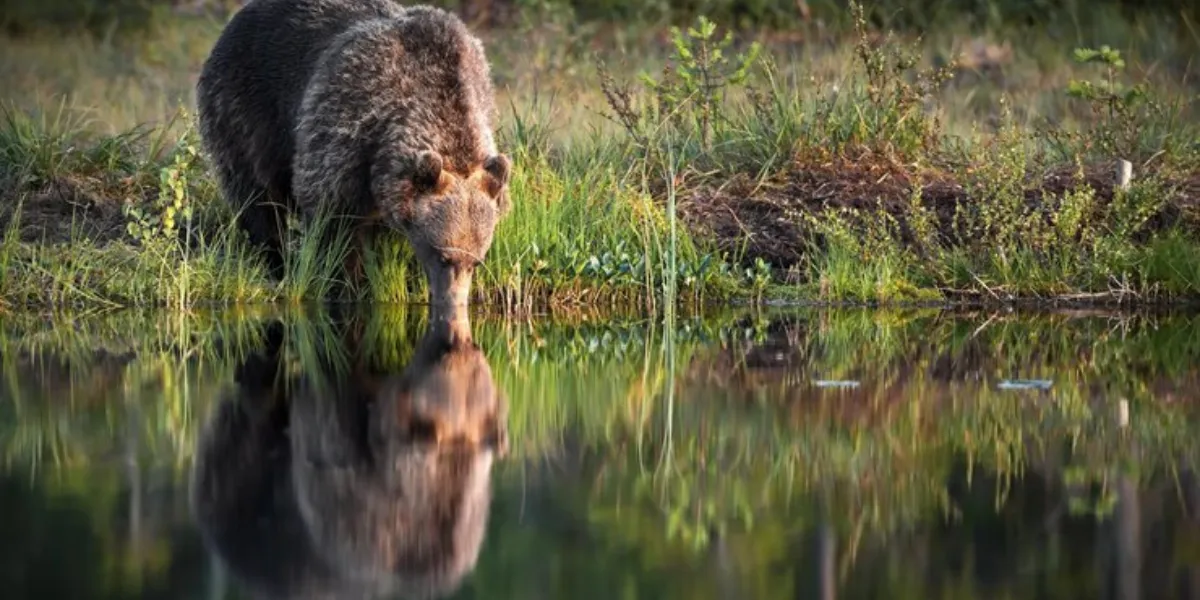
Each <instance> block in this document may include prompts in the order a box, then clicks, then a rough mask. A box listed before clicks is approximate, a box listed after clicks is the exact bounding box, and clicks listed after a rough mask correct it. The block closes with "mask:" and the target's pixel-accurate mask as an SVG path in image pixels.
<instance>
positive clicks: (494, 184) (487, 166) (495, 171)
mask: <svg viewBox="0 0 1200 600" xmlns="http://www.w3.org/2000/svg"><path fill="white" fill-rule="evenodd" d="M483 170H484V171H485V172H487V174H488V175H490V177H489V178H488V182H487V192H488V195H490V196H491V197H493V198H495V197H496V196H498V195H500V192H501V191H502V190H503V189H504V186H505V185H507V184H508V176H509V174H510V173H511V172H512V161H511V160H509V158H508V156H506V155H504V154H496V155H493V156H489V157H488V159H487V160H485V161H483Z"/></svg>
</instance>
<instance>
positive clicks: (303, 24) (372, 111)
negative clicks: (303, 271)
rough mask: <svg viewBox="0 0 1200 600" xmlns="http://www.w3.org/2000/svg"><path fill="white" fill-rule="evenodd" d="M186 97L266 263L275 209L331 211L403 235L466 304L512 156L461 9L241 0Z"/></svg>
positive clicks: (357, 0)
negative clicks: (498, 136)
mask: <svg viewBox="0 0 1200 600" xmlns="http://www.w3.org/2000/svg"><path fill="white" fill-rule="evenodd" d="M197 104H198V109H199V117H200V130H201V135H202V137H203V140H204V145H205V148H206V150H207V152H208V153H209V154H210V155H211V157H212V160H213V163H214V165H215V168H216V172H217V177H218V179H219V181H220V183H221V187H222V190H223V192H224V195H225V196H226V198H227V199H229V200H230V201H231V202H234V203H235V205H236V206H237V207H238V208H243V207H244V212H243V214H242V220H241V223H242V226H243V227H244V228H245V229H246V230H247V232H248V233H249V234H250V236H251V239H252V241H254V242H255V243H257V244H260V245H263V246H266V247H267V249H268V254H269V256H274V257H275V258H272V269H273V270H275V271H276V272H279V270H280V266H281V264H282V258H281V257H282V254H281V253H282V242H281V238H280V236H279V235H278V233H277V232H278V231H279V230H280V228H281V222H282V221H281V217H282V215H283V211H286V210H292V209H296V210H299V211H300V212H301V214H303V215H304V216H306V217H309V218H311V217H313V216H315V215H317V214H318V213H320V212H325V211H331V212H332V214H333V215H336V216H349V217H352V218H354V219H356V220H357V223H358V225H357V227H359V228H362V229H365V230H370V229H371V228H373V227H374V226H375V225H376V224H380V225H383V226H387V227H391V228H395V229H398V230H400V231H401V232H403V234H404V235H405V237H406V238H407V239H408V240H409V242H410V244H411V245H412V246H413V249H414V251H415V254H416V255H417V257H418V259H419V260H420V262H421V264H422V266H423V267H424V269H425V271H426V274H427V276H428V277H429V279H430V289H431V300H432V301H433V302H434V303H438V304H443V303H449V304H463V303H465V302H466V297H467V293H468V292H469V287H470V280H471V275H472V272H473V270H474V268H475V266H476V265H478V264H479V263H480V262H482V261H483V259H484V257H485V256H486V254H487V251H488V249H489V248H490V246H491V243H492V236H493V233H494V230H495V227H496V224H497V223H498V221H499V220H500V218H502V216H503V215H504V214H505V213H506V212H507V210H508V206H509V197H508V179H509V174H510V171H511V162H510V160H509V158H508V157H507V156H506V155H504V154H501V153H500V152H499V151H498V150H497V147H496V143H495V140H494V128H495V119H496V108H495V101H494V90H493V87H492V82H491V73H490V68H489V66H488V62H487V59H486V56H485V53H484V49H483V46H482V44H481V43H480V42H479V40H478V39H477V38H476V37H474V36H473V35H472V34H471V33H470V32H469V31H468V30H467V28H466V26H465V25H464V24H463V23H462V21H461V20H459V19H458V17H456V16H454V15H453V14H451V13H448V12H445V11H443V10H441V9H437V8H432V7H427V6H415V7H402V6H400V5H399V4H397V3H395V2H393V1H392V0H294V1H286V0H252V1H251V2H249V3H247V5H246V6H245V8H243V9H242V10H241V11H240V12H239V13H238V14H237V15H235V16H234V18H233V19H231V21H230V23H229V24H228V26H227V27H226V29H225V31H224V32H223V33H222V36H221V38H220V39H219V40H218V42H217V44H216V46H215V47H214V48H213V51H212V54H211V56H210V58H209V59H208V61H207V62H206V63H205V65H204V68H203V71H202V73H201V76H200V80H199V82H198V84H197ZM275 206H278V209H276V208H273V207H275ZM355 238H356V239H360V240H367V239H369V236H363V235H356V236H355Z"/></svg>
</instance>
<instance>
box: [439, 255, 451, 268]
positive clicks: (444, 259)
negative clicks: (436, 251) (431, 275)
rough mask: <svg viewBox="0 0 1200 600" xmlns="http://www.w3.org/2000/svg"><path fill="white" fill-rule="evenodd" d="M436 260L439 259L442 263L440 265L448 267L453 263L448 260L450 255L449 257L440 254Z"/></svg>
mask: <svg viewBox="0 0 1200 600" xmlns="http://www.w3.org/2000/svg"><path fill="white" fill-rule="evenodd" d="M438 260H439V261H441V263H442V266H443V267H449V266H451V265H452V264H453V263H452V262H451V261H450V257H449V256H440V257H438Z"/></svg>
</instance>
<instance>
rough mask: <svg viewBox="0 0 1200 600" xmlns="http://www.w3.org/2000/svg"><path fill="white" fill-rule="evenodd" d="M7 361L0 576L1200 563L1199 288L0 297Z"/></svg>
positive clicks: (497, 578) (1074, 593) (368, 589)
mask: <svg viewBox="0 0 1200 600" xmlns="http://www.w3.org/2000/svg"><path fill="white" fill-rule="evenodd" d="M468 335H469V336H470V337H468ZM0 377H2V381H0V443H2V447H0V451H2V452H3V455H2V458H3V459H4V462H3V465H2V478H0V539H2V540H3V542H2V543H0V590H3V591H2V592H0V595H2V596H3V597H4V598H9V599H19V598H56V599H57V598H197V599H200V598H204V599H210V598H212V599H215V598H368V597H405V593H407V592H413V591H417V590H424V591H428V592H430V593H439V594H442V596H441V597H453V598H498V599H507V598H513V599H517V598H521V599H525V598H568V597H576V598H614V597H619V598H656V599H658V598H714V599H735V598H736V599H742V598H823V599H826V598H922V599H924V598H1123V599H1129V598H1200V473H1198V472H1197V465H1198V460H1200V436H1198V435H1197V434H1198V433H1200V414H1197V411H1196V408H1197V407H1198V406H1200V404H1198V403H1197V402H1196V400H1197V398H1198V396H1200V391H1198V390H1200V314H1196V313H1188V312H1178V313H1175V312H1157V313H1130V314H1111V313H1101V312H1082V311H1076V312H1037V313H1021V312H1004V311H1001V312H943V311H937V310H909V311H869V310H840V311H835V310H829V311H815V310H814V311H802V310H792V311H782V310H777V311H771V312H738V311H733V310H729V311H725V312H718V313H713V314H706V315H703V316H686V317H679V318H678V319H677V320H676V321H675V322H673V323H669V324H664V323H663V322H662V321H647V320H645V319H641V318H635V317H623V316H614V315H598V316H596V315H593V316H585V315H575V316H571V317H562V318H557V319H552V318H537V319H532V320H523V321H506V320H503V319H500V318H497V317H491V316H488V315H483V314H476V315H472V316H471V318H470V321H469V322H465V321H463V320H453V321H444V320H442V319H440V318H435V319H432V320H431V319H429V318H427V316H426V315H425V313H424V312H423V309H422V308H420V307H417V308H410V309H405V308H387V309H374V310H372V311H363V312H349V311H343V312H342V313H340V314H329V313H324V312H320V311H315V310H311V309H310V310H299V309H297V310H295V311H291V312H288V313H286V314H271V313H267V312H254V311H230V312H213V313H196V314H188V315H180V314H173V313H168V314H159V313H147V312H137V313H134V312H116V313H109V314H100V315H90V316H89V315H71V316H62V317H56V318H48V317H41V316H8V317H5V318H4V319H3V320H2V321H0Z"/></svg>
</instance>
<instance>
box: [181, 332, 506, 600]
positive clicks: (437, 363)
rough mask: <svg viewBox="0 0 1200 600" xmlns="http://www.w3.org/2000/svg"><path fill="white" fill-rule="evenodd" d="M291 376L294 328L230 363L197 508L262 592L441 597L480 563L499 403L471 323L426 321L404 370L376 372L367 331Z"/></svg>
mask: <svg viewBox="0 0 1200 600" xmlns="http://www.w3.org/2000/svg"><path fill="white" fill-rule="evenodd" d="M336 328H337V329H340V330H341V331H340V336H339V337H340V339H341V341H342V343H341V344H336V343H335V344H326V345H325V346H324V347H323V349H322V350H321V351H318V352H317V353H316V355H315V356H314V355H310V356H308V357H306V359H302V360H301V362H302V363H304V366H303V369H302V372H301V373H299V374H297V375H291V374H290V373H289V372H288V353H287V352H286V351H285V348H286V344H285V339H284V338H285V336H286V334H287V330H286V329H285V327H284V326H283V325H282V324H279V323H276V324H272V325H271V326H270V328H269V331H268V334H267V343H266V345H265V347H264V349H263V350H262V351H260V352H256V353H254V354H252V355H251V356H250V357H248V358H247V359H246V360H245V361H244V362H243V363H242V364H240V365H239V366H238V368H237V370H236V375H235V379H236V387H235V389H234V391H233V392H232V393H231V394H229V395H228V396H227V397H225V398H224V399H222V400H221V401H220V403H219V404H218V406H217V407H216V409H215V410H214V411H213V415H212V417H211V418H210V420H209V421H208V423H207V424H206V425H205V427H204V429H203V432H202V433H201V435H200V437H199V440H198V443H197V450H196V453H195V459H194V463H193V470H192V481H191V504H192V510H193V513H194V516H195V519H196V522H197V524H198V526H199V528H200V530H201V532H202V535H203V537H204V539H205V541H206V543H207V544H208V545H209V547H210V548H211V549H212V551H213V552H214V553H215V554H216V555H217V556H218V557H219V558H220V560H221V561H222V562H223V563H224V564H225V565H226V566H227V568H228V569H229V571H230V572H231V573H232V574H233V576H234V578H235V579H236V580H237V581H238V582H240V583H241V584H242V585H244V586H245V587H246V588H247V589H248V590H249V591H251V592H252V593H253V595H254V596H255V597H261V598H321V597H338V598H343V597H354V598H361V597H381V596H384V595H392V594H401V595H402V596H404V597H443V596H445V595H448V594H450V593H453V592H454V591H455V590H456V589H458V587H459V586H460V585H461V583H462V580H463V578H464V577H466V576H468V575H469V573H470V572H471V570H472V569H473V568H474V566H475V563H476V560H477V558H478V555H479V550H480V545H481V543H482V540H483V537H484V532H485V530H486V524H487V518H488V510H489V503H490V500H491V481H490V479H491V471H492V464H493V460H494V459H496V458H497V457H500V456H502V455H503V454H504V453H505V451H506V449H507V430H506V421H505V414H504V411H505V404H506V401H505V399H504V397H503V394H502V393H500V392H499V390H498V388H497V387H496V385H495V382H494V380H493V377H492V372H491V369H490V366H489V364H488V361H487V359H486V357H485V356H484V354H483V352H482V351H481V350H480V348H479V347H478V346H477V345H476V344H475V342H474V340H473V339H472V337H471V331H470V323H469V321H468V320H467V317H466V315H462V314H456V315H445V314H437V315H431V316H430V319H429V322H428V326H427V329H426V331H425V334H424V336H423V337H422V338H421V339H420V341H419V342H418V344H417V346H416V348H415V351H414V353H413V355H412V358H411V359H410V360H409V361H408V363H407V365H406V366H405V367H404V368H403V369H399V370H383V371H381V370H379V369H377V368H375V367H373V366H372V364H371V362H370V360H369V359H368V358H369V357H368V356H366V354H367V353H366V352H364V350H363V341H362V327H361V323H360V322H358V321H357V320H355V319H353V318H351V319H348V320H347V321H346V322H344V323H342V324H339V326H337V327H336Z"/></svg>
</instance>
